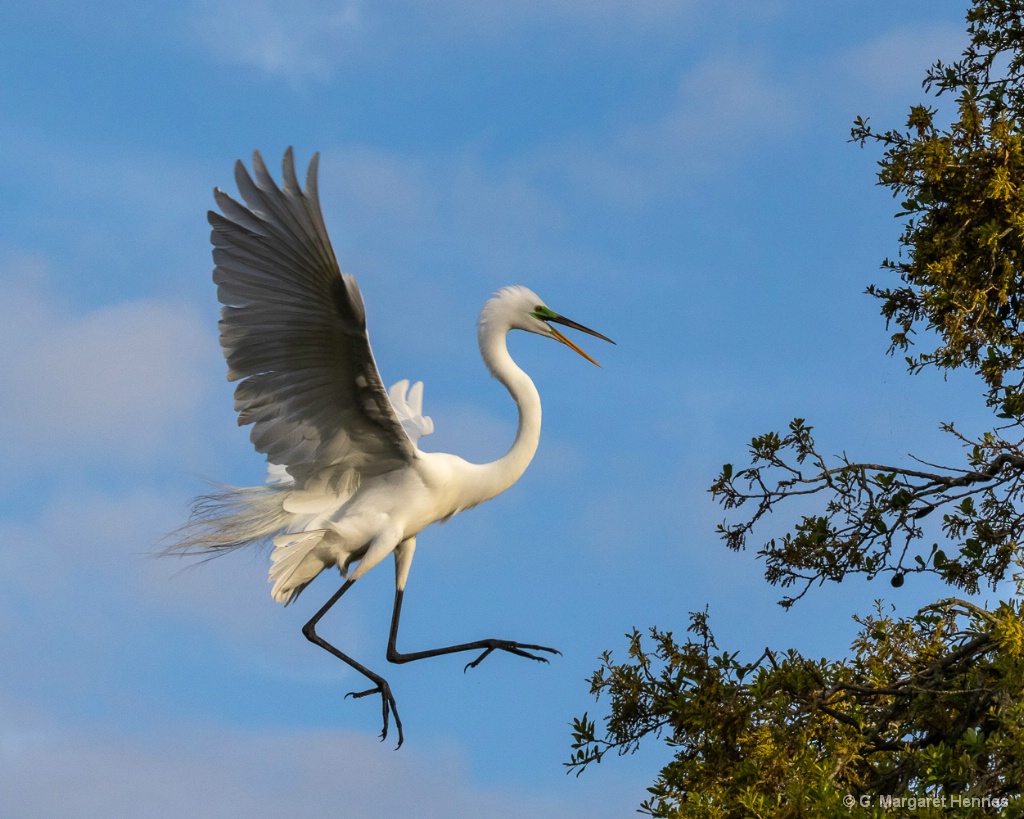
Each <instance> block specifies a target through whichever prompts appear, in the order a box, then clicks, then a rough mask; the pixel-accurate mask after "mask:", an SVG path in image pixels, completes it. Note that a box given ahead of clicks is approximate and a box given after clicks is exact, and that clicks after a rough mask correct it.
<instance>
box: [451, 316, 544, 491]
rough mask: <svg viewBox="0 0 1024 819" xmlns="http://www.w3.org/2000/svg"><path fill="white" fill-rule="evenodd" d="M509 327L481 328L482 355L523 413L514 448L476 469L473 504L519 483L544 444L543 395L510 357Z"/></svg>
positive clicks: (495, 323) (491, 323) (494, 323)
mask: <svg viewBox="0 0 1024 819" xmlns="http://www.w3.org/2000/svg"><path fill="white" fill-rule="evenodd" d="M509 329H510V328H509V327H508V325H507V324H505V323H503V322H500V321H485V320H484V317H483V316H481V322H480V327H479V340H480V354H481V355H482V356H483V359H484V363H485V364H486V365H487V369H488V370H490V371H491V375H493V376H494V377H495V378H497V379H498V380H499V381H500V382H501V383H502V384H503V385H504V386H505V389H507V390H508V391H509V394H510V395H511V396H512V398H513V399H514V400H515V402H516V406H517V407H518V409H519V427H518V429H517V430H516V439H515V441H514V442H513V443H512V447H511V448H510V449H509V451H508V452H506V453H505V454H504V455H503V456H502V457H501V458H498V460H496V461H491V463H488V464H478V465H474V466H475V469H474V470H473V472H474V476H475V478H476V479H477V485H475V486H473V487H467V491H468V494H469V496H470V497H469V500H470V501H471V502H472V503H473V504H476V503H483V502H484V501H486V500H490V499H491V498H493V497H495V496H496V495H500V494H501V493H502V492H504V491H505V490H506V489H508V488H509V487H510V486H512V484H514V483H515V482H516V481H518V480H519V479H520V478H521V477H522V475H523V473H524V472H525V471H526V467H528V466H529V465H530V461H532V460H533V456H534V453H536V451H537V445H538V444H539V443H540V419H541V408H540V394H539V393H538V392H537V388H536V387H535V386H534V385H533V381H532V380H531V378H530V376H528V375H527V374H526V373H525V372H523V370H521V369H520V368H519V366H518V365H517V364H516V363H515V361H513V360H512V356H510V355H509V354H508V347H507V345H506V343H505V341H506V338H507V336H508V332H509Z"/></svg>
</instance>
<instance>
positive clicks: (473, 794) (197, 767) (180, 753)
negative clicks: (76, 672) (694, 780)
mask: <svg viewBox="0 0 1024 819" xmlns="http://www.w3.org/2000/svg"><path fill="white" fill-rule="evenodd" d="M0 704H2V705H3V713H4V715H5V718H4V720H3V723H0V767H2V769H3V772H4V774H3V777H4V782H5V785H4V788H3V789H2V790H0V813H2V814H3V815H4V816H19V817H26V819H27V818H28V817H51V816H71V815H73V816H75V817H78V818H79V819H91V818H92V817H96V818H97V819H99V817H102V819H119V817H131V818H132V819H139V818H140V817H141V818H142V819H159V818H160V817H168V819H170V818H171V817H173V818H174V819H177V818H178V817H181V816H194V815H197V814H198V815H202V816H217V817H224V819H228V818H229V817H239V819H242V817H245V819H254V818H255V817H280V816H340V815H343V816H359V817H367V818H368V819H369V818H370V817H392V816H416V817H424V819H428V818H429V817H450V816H489V817H495V818H496V819H499V818H500V819H519V817H522V818H523V819H526V817H565V816H574V815H600V812H599V813H597V814H595V813H593V812H591V813H586V812H585V811H587V810H590V811H593V810H594V809H595V807H596V806H595V805H593V804H591V805H584V806H582V807H583V809H582V810H580V807H581V806H579V805H573V804H570V803H568V802H567V801H565V800H561V799H556V798H549V797H545V796H544V795H542V794H537V795H534V794H530V793H524V792H522V790H518V789H517V790H512V789H511V788H501V787H494V786H490V787H488V786H480V785H475V784H473V783H472V782H471V781H470V778H469V775H468V771H467V765H466V762H465V760H464V759H463V758H462V756H461V754H460V753H459V752H458V751H456V750H455V749H453V748H451V747H435V748H430V749H420V750H417V749H415V748H412V747H405V748H403V749H402V750H401V752H399V753H394V752H393V751H392V749H391V746H389V745H381V743H379V742H377V741H376V740H375V739H373V738H370V737H366V736H360V735H356V734H352V733H347V732H342V731H306V732H303V731H289V732H285V731H259V730H252V731H240V730H232V729H227V728H224V729H217V728H211V727H210V726H208V725H192V726H187V727H186V728H182V727H180V726H179V727H177V728H168V729H167V730H164V731H159V732H157V733H156V734H155V735H152V736H143V737H139V736H137V735H135V736H120V735H117V734H114V733H112V732H110V731H89V732H87V731H69V730H67V729H66V728H64V727H62V726H58V725H55V724H54V723H53V722H52V721H49V720H46V719H44V718H42V717H41V716H40V715H38V714H33V713H32V712H31V711H27V710H25V709H22V708H20V707H19V704H18V703H16V702H10V701H0ZM54 771H60V772H61V773H60V776H59V777H58V778H57V779H55V778H54Z"/></svg>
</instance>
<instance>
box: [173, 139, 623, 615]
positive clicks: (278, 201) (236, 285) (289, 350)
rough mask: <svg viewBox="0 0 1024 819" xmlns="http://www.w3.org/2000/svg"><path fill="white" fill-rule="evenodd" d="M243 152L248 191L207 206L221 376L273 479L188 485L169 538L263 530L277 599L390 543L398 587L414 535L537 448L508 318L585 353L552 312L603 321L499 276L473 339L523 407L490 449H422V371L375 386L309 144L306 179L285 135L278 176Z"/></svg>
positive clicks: (537, 408)
mask: <svg viewBox="0 0 1024 819" xmlns="http://www.w3.org/2000/svg"><path fill="white" fill-rule="evenodd" d="M253 164H254V168H255V177H256V178H255V181H253V179H252V178H251V177H250V176H249V174H248V172H247V171H246V169H245V167H244V166H243V165H242V164H241V163H238V164H237V165H236V173H235V178H236V181H237V183H238V187H239V190H240V191H241V193H242V196H243V198H244V199H245V204H244V205H243V204H240V203H239V202H237V201H235V200H234V199H232V198H231V197H230V196H228V195H227V194H225V193H223V192H222V191H219V190H217V191H215V192H214V194H215V197H216V200H217V203H218V204H219V205H220V208H221V210H222V211H223V215H221V214H219V213H216V212H211V213H210V216H209V219H210V223H211V225H212V226H213V233H212V235H211V240H212V242H213V245H214V261H215V263H216V268H215V270H214V281H215V282H216V283H217V285H218V297H219V298H220V300H221V302H222V304H223V305H224V308H223V310H222V320H221V346H222V347H223V350H224V355H225V358H226V359H227V362H228V378H229V379H231V380H234V381H238V382H239V385H238V386H237V388H236V390H235V408H236V410H237V411H238V414H239V424H252V431H251V435H250V437H251V439H252V442H253V444H254V445H255V447H256V448H257V450H259V451H260V452H263V453H265V454H266V456H267V460H268V461H269V463H270V468H269V470H268V472H269V474H268V485H267V486H265V487H251V488H241V489H236V488H230V487H229V488H226V489H225V490H223V491H221V492H217V493H213V494H210V495H207V496H204V497H201V498H199V499H197V501H196V503H195V505H194V507H193V517H192V519H191V520H190V522H189V524H188V525H186V526H185V527H184V529H183V530H182V531H181V532H180V533H179V534H180V535H181V537H180V540H179V541H178V543H177V544H176V545H175V546H173V547H171V548H172V549H174V550H181V551H206V552H214V553H216V552H217V551H220V550H226V549H233V548H239V547H242V546H247V545H250V544H254V543H258V542H261V541H266V540H268V539H272V540H273V543H274V547H275V548H274V550H273V552H272V554H271V558H272V566H271V569H270V581H271V582H272V583H273V589H272V592H271V593H272V595H273V597H274V599H275V600H277V601H279V602H281V603H289V602H291V601H292V600H294V599H295V598H296V597H297V596H298V595H299V594H300V593H301V591H302V589H303V588H305V586H306V585H307V584H308V583H309V582H310V581H311V580H313V578H315V577H316V576H317V575H318V574H319V573H320V572H322V571H323V570H324V569H328V568H331V567H334V566H336V567H338V569H339V570H340V571H341V573H342V575H344V576H346V577H348V578H349V579H351V580H355V579H358V578H359V577H362V575H364V574H365V573H366V572H368V571H369V570H370V569H372V568H373V567H374V566H376V565H377V564H378V563H380V562H381V561H382V560H383V559H384V558H385V557H387V556H388V555H389V554H392V553H394V554H395V560H396V582H397V588H398V590H399V591H401V590H402V589H403V588H404V587H405V582H406V578H407V576H408V572H409V566H410V563H411V561H412V556H413V552H414V550H415V548H416V535H417V534H419V533H420V532H421V531H422V530H423V529H425V528H426V527H427V526H429V525H430V524H432V523H436V522H438V521H444V520H447V519H448V518H450V517H451V516H452V515H455V514H457V513H459V512H461V511H462V510H464V509H468V508H470V507H473V506H476V505H477V504H479V503H482V502H484V501H486V500H489V499H490V498H493V497H495V496H496V495H499V494H500V493H502V492H504V491H505V490H506V489H508V488H509V487H510V486H511V485H512V484H513V483H515V482H516V481H517V480H518V479H519V478H520V476H522V474H523V472H524V471H525V470H526V467H527V466H528V465H529V463H530V461H531V460H532V458H533V456H534V453H535V452H536V450H537V444H538V443H539V441H540V427H541V405H540V396H539V395H538V394H537V390H536V388H535V387H534V385H533V382H532V381H531V380H530V378H529V376H527V375H526V373H524V372H523V371H522V370H521V369H520V368H519V367H518V366H516V364H515V362H514V361H513V360H512V358H511V357H510V356H509V354H508V348H507V346H506V343H505V342H506V336H507V335H508V333H509V332H510V331H512V330H524V331H526V332H530V333H536V334H538V335H542V336H544V337H546V338H553V339H555V340H557V341H560V342H562V343H564V344H566V345H568V346H569V347H570V348H572V349H573V350H575V351H576V352H578V353H580V354H581V355H583V356H584V357H586V358H587V359H588V360H590V361H593V359H591V358H590V357H589V356H587V354H586V353H584V352H583V351H582V350H580V348H579V347H577V346H576V345H575V344H574V343H573V342H571V341H569V340H568V339H567V338H566V337H565V336H563V335H562V334H561V333H560V332H558V331H557V330H555V329H554V328H553V327H552V326H551V322H556V323H560V324H563V325H566V326H569V327H573V328H575V329H578V330H582V331H583V332H587V333H590V334H591V335H595V336H598V337H600V338H605V337H604V336H601V335H600V334H599V333H595V332H594V331H593V330H589V329H588V328H586V327H583V326H582V325H578V324H576V323H575V322H572V321H570V320H569V319H566V318H564V317H562V316H559V315H558V314H557V313H554V312H553V311H551V310H550V309H548V308H547V307H546V306H545V305H544V303H543V302H542V301H541V300H540V298H539V297H538V296H537V295H536V294H535V293H533V292H532V291H530V290H528V289H527V288H525V287H506V288H504V289H502V290H500V291H499V292H498V293H496V294H495V295H494V296H493V297H492V298H491V299H489V300H488V301H487V303H486V304H485V305H484V308H483V310H482V312H481V313H480V320H479V323H478V341H479V344H480V353H481V356H482V357H483V360H484V363H485V364H486V365H487V368H488V369H489V370H490V372H491V375H493V376H494V377H495V378H497V379H498V380H499V381H500V382H501V383H502V384H503V385H504V386H505V387H506V389H508V391H509V393H510V395H511V396H512V398H513V399H514V400H515V402H516V405H517V407H518V410H519V426H518V429H517V431H516V436H515V440H514V442H513V444H512V446H511V448H510V449H509V450H508V452H507V453H506V454H505V455H504V456H503V457H501V458H499V459H498V460H496V461H494V462H492V463H488V464H472V463H469V462H467V461H465V460H463V459H462V458H459V457H458V456H455V455H447V454H442V453H428V452H423V451H422V450H420V449H419V447H418V446H417V444H416V442H417V440H418V439H419V438H420V436H422V435H426V434H429V433H430V432H431V431H432V430H433V423H432V422H431V420H430V419H429V418H427V417H425V416H424V415H423V414H422V395H423V391H422V384H415V385H414V386H413V387H412V388H411V389H409V387H408V382H406V381H401V382H399V383H398V384H396V385H395V386H394V387H392V389H391V390H390V392H385V390H384V387H383V384H382V383H381V380H380V374H379V373H378V371H377V367H376V364H375V362H374V360H373V354H372V352H371V351H370V346H369V339H368V336H367V333H366V316H365V310H364V308H363V302H362V296H361V295H360V293H359V288H358V285H357V284H356V282H355V280H354V279H353V278H352V277H351V276H347V275H344V274H342V273H341V270H340V269H339V267H338V264H337V261H336V260H335V258H334V253H333V250H332V249H331V246H330V241H329V239H328V237H327V231H326V228H325V227H324V224H323V219H322V216H321V214H320V205H319V201H318V196H317V191H316V157H315V156H314V158H313V161H312V162H311V163H310V167H309V172H308V174H307V182H306V189H305V190H302V189H300V187H299V185H298V181H297V179H296V177H295V169H294V164H293V161H292V155H291V150H290V149H289V151H288V152H287V153H286V154H285V158H284V163H283V175H284V184H283V186H282V187H281V188H278V187H277V185H276V183H275V182H274V181H273V179H272V178H271V177H270V174H269V173H268V172H267V169H266V167H265V165H264V164H263V160H262V159H261V158H260V156H259V154H255V155H254V160H253ZM605 340H608V341H610V339H605ZM594 363H595V364H596V362H594ZM356 562H358V565H357V566H356V567H355V568H354V569H352V565H353V564H354V563H356Z"/></svg>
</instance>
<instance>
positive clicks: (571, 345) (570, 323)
mask: <svg viewBox="0 0 1024 819" xmlns="http://www.w3.org/2000/svg"><path fill="white" fill-rule="evenodd" d="M545 321H547V322H548V326H549V327H551V323H552V322H554V323H556V324H561V325H563V326H565V327H571V328H572V329H573V330H579V331H580V332H581V333H586V334H587V335H591V336H595V337H597V338H600V339H603V340H604V341H607V342H609V343H610V344H614V343H615V342H614V341H612V340H611V339H610V338H608V336H603V335H601V334H600V333H599V332H597V331H596V330H591V329H590V328H589V327H584V326H583V325H582V324H577V323H576V322H575V321H573V320H572V319H567V318H563V317H562V316H554V317H552V318H546V319H545ZM551 336H552V337H553V338H554V339H555V340H556V341H561V342H562V343H563V344H564V345H565V346H566V347H568V348H569V349H570V350H575V351H576V352H577V353H579V354H580V355H581V356H583V357H584V358H585V359H587V361H589V362H590V363H591V364H593V365H595V366H597V367H600V366H601V365H600V364H598V363H597V362H596V361H594V359H592V358H591V357H590V356H589V355H587V354H586V353H585V352H583V350H581V349H580V348H579V347H578V346H576V344H575V343H573V342H572V341H570V340H569V339H568V338H566V337H565V336H564V335H562V334H561V333H560V332H558V330H556V329H555V328H554V327H551Z"/></svg>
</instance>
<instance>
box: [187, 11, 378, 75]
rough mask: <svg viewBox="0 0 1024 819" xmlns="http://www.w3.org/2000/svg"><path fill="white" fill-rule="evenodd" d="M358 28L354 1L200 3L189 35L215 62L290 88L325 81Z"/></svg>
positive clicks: (343, 54)
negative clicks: (257, 72)
mask: <svg viewBox="0 0 1024 819" xmlns="http://www.w3.org/2000/svg"><path fill="white" fill-rule="evenodd" d="M360 29H361V24H360V13H359V8H358V4H357V3H356V2H354V0H349V2H332V1H330V0H328V2H324V1H323V0H290V1H289V2H284V1H283V0H242V2H238V1H237V0H231V1H230V2H223V0H202V2H199V3H198V4H197V6H196V8H195V11H194V16H193V20H192V30H193V32H194V35H195V36H196V37H197V38H198V40H199V41H200V42H202V43H203V44H204V45H205V46H206V47H207V48H208V49H209V50H210V51H211V52H212V53H213V54H214V55H215V56H216V57H217V58H218V59H220V60H222V61H224V62H226V63H233V64H237V65H244V66H251V67H253V68H256V69H258V70H260V71H263V72H265V73H267V74H271V75H278V76H282V77H284V78H285V79H286V80H288V81H289V82H291V83H293V84H296V85H300V84H302V83H303V82H305V81H308V80H315V81H324V80H326V79H328V78H329V77H330V75H331V73H332V72H333V70H334V68H335V67H336V66H337V64H338V62H339V61H341V60H343V59H344V58H345V54H346V51H347V49H348V48H349V47H350V40H351V38H352V37H354V36H356V35H358V33H359V31H360Z"/></svg>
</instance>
